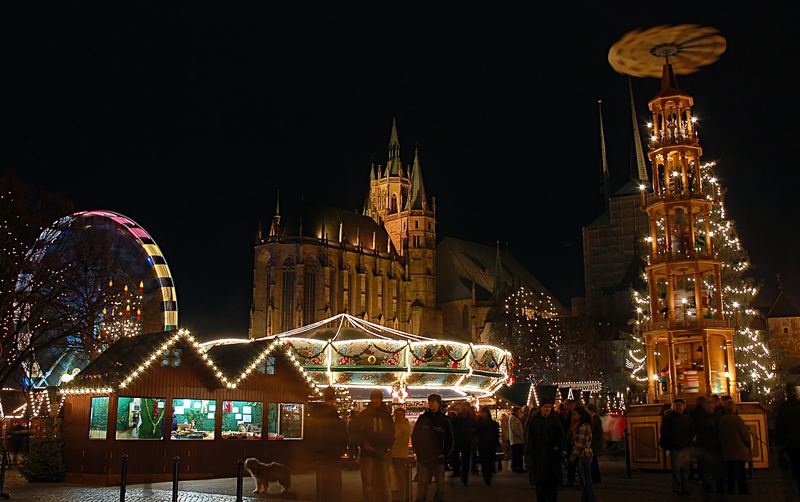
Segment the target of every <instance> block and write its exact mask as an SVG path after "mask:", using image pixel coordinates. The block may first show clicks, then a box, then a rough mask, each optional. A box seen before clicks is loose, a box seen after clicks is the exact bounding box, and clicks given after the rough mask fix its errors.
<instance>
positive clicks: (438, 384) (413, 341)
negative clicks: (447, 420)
mask: <svg viewBox="0 0 800 502" xmlns="http://www.w3.org/2000/svg"><path fill="white" fill-rule="evenodd" d="M276 341H278V342H280V343H281V344H283V346H284V347H285V348H286V350H287V351H289V352H290V353H291V354H293V355H294V357H295V358H296V360H297V361H298V362H299V363H300V365H301V366H302V367H303V368H304V369H305V371H306V372H308V374H309V375H310V376H311V378H312V379H313V382H314V384H316V385H317V386H318V387H326V386H329V385H330V386H334V387H337V388H345V389H348V391H349V392H350V395H351V398H352V399H354V400H366V399H367V398H368V396H369V392H370V391H371V390H372V389H376V388H377V389H381V390H382V391H383V392H384V397H386V398H390V397H391V398H400V399H401V400H402V399H406V398H408V399H423V398H425V397H427V396H428V395H429V394H431V393H437V394H440V395H442V397H443V398H444V399H463V398H465V397H468V396H471V397H484V396H488V395H491V394H493V393H494V392H495V391H496V390H497V389H498V388H499V387H500V386H501V385H503V383H504V382H506V380H507V379H508V365H509V364H510V362H511V354H510V353H509V352H508V351H505V350H503V349H501V348H499V347H494V346H491V345H473V344H468V343H463V342H456V341H449V340H439V339H432V338H427V337H423V336H419V335H414V334H412V333H406V332H403V331H399V330H396V329H392V328H387V327H386V326H381V325H379V324H374V323H371V322H368V321H365V320H363V319H359V318H357V317H353V316H351V315H348V314H339V315H337V316H334V317H331V318H329V319H325V320H322V321H319V322H316V323H314V324H311V325H308V326H304V327H302V328H297V329H294V330H291V331H287V332H285V333H281V334H278V335H274V336H270V337H265V338H259V339H255V340H243V339H222V340H214V341H210V342H206V343H204V344H202V346H203V347H204V349H205V350H207V352H208V354H209V355H210V356H211V357H212V358H213V359H214V360H215V361H217V362H218V364H219V365H220V366H223V367H228V366H229V365H233V366H235V365H236V364H241V365H242V367H244V366H246V365H247V364H248V363H249V360H250V359H249V358H247V357H242V359H244V361H241V362H238V363H237V361H240V359H239V357H240V356H239V354H243V353H245V352H248V353H249V352H252V353H254V354H255V353H258V352H259V350H261V349H259V348H257V347H258V346H260V345H263V344H270V343H273V342H276ZM230 371H231V372H233V368H231V370H230Z"/></svg>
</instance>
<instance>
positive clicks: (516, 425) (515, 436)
mask: <svg viewBox="0 0 800 502" xmlns="http://www.w3.org/2000/svg"><path fill="white" fill-rule="evenodd" d="M521 414H522V412H521V410H520V409H519V408H518V407H517V406H515V407H513V408H512V409H511V416H510V417H509V418H508V441H509V443H511V472H516V473H518V474H522V473H524V472H526V471H525V469H523V468H522V454H523V452H524V451H525V433H524V430H523V428H522V419H521V418H520V415H521Z"/></svg>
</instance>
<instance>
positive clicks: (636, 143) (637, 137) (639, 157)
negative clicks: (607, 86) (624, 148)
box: [628, 76, 647, 183]
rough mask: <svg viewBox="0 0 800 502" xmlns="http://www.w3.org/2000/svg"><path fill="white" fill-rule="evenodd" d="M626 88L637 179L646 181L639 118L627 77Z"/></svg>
mask: <svg viewBox="0 0 800 502" xmlns="http://www.w3.org/2000/svg"><path fill="white" fill-rule="evenodd" d="M628 90H629V91H630V95H631V121H632V122H633V149H634V155H635V157H636V167H637V169H638V174H639V181H641V182H642V183H646V182H647V168H646V167H645V163H644V150H642V136H641V134H639V119H638V118H636V103H635V101H634V99H633V80H631V77H630V76H629V77H628Z"/></svg>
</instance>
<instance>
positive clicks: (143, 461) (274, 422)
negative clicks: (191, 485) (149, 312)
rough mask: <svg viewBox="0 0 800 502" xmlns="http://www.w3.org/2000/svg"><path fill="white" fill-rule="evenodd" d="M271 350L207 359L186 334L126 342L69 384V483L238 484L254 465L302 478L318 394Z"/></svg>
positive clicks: (280, 351)
mask: <svg viewBox="0 0 800 502" xmlns="http://www.w3.org/2000/svg"><path fill="white" fill-rule="evenodd" d="M309 381H310V377H308V375H307V374H306V373H305V371H304V370H303V368H302V367H301V366H300V365H299V364H298V363H297V361H296V360H295V359H294V357H293V355H292V354H291V353H287V352H286V351H285V349H284V346H283V344H282V343H280V342H278V341H272V340H263V341H252V342H249V343H244V344H235V345H223V346H218V347H212V348H210V349H208V350H205V349H203V348H202V347H201V346H200V345H199V344H198V343H197V341H196V340H195V339H194V338H193V337H192V336H191V335H189V334H188V332H185V331H179V332H177V333H176V332H163V333H155V334H148V335H141V336H137V337H131V338H124V339H121V340H119V341H118V342H116V343H115V344H114V345H112V346H111V347H110V348H109V349H108V350H106V351H105V352H104V353H103V354H101V355H100V356H99V357H98V358H97V359H96V360H95V361H93V362H92V363H91V364H90V365H89V366H87V367H86V368H85V369H84V370H83V371H82V372H81V373H79V374H78V375H77V376H76V377H75V378H74V380H73V381H71V382H69V383H67V384H65V385H64V386H63V387H62V391H63V392H64V394H65V395H66V397H67V398H66V401H65V403H64V409H63V416H64V421H63V437H64V459H65V462H66V464H67V472H68V475H67V480H68V481H71V482H91V483H101V484H116V483H119V480H120V468H121V462H122V460H121V458H122V455H123V454H126V455H128V482H129V483H140V482H147V481H162V480H167V479H171V473H172V469H173V458H174V457H176V456H178V457H180V464H179V466H180V477H181V479H191V478H195V479H196V478H210V477H225V476H234V475H235V473H236V467H237V466H236V462H237V461H238V460H240V459H244V458H247V457H256V458H259V459H260V460H262V461H278V462H281V463H284V464H287V465H289V466H290V467H291V468H292V469H293V471H295V472H297V470H299V469H301V467H302V466H303V465H304V464H306V462H304V460H305V459H304V458H303V454H302V449H303V448H302V442H303V441H302V439H303V429H304V415H305V405H306V404H307V401H308V398H309V395H310V394H312V395H316V393H317V389H316V388H315V387H314V386H313V385H311V384H310V383H309Z"/></svg>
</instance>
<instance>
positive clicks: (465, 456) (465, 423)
mask: <svg viewBox="0 0 800 502" xmlns="http://www.w3.org/2000/svg"><path fill="white" fill-rule="evenodd" d="M477 420H478V419H477V417H476V416H475V409H474V408H473V407H472V406H464V407H463V408H462V409H461V410H460V411H459V412H458V415H457V416H456V418H455V420H452V421H451V423H450V426H451V427H452V429H453V441H454V444H453V446H454V448H453V455H452V457H453V458H455V459H458V465H459V466H460V474H461V483H463V485H464V486H467V481H468V479H469V474H470V472H472V464H473V458H472V450H473V449H474V448H475V434H476V433H475V426H476V425H477V424H476V422H477ZM453 475H454V476H455V472H454V473H453Z"/></svg>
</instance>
